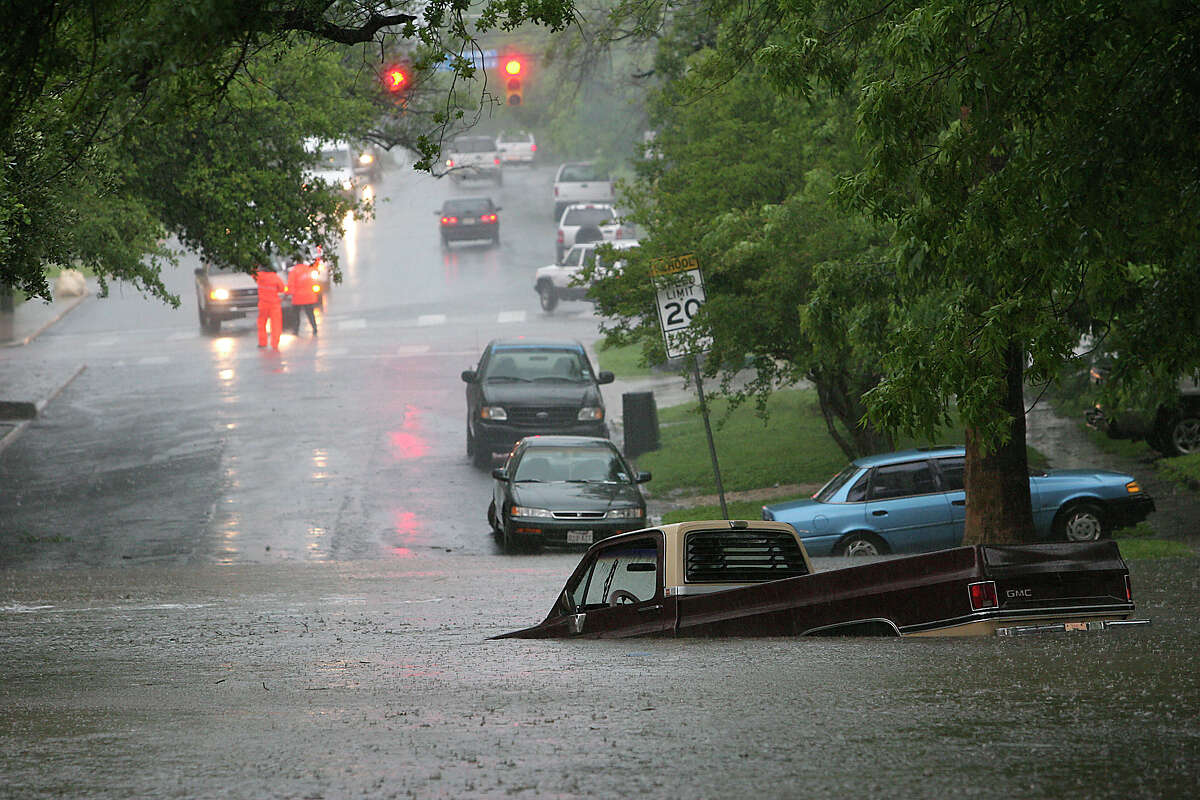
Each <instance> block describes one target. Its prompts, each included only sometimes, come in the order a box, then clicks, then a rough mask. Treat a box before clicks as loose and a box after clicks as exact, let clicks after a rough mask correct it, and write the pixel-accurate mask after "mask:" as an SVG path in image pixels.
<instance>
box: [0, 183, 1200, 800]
mask: <svg viewBox="0 0 1200 800" xmlns="http://www.w3.org/2000/svg"><path fill="white" fill-rule="evenodd" d="M552 174H553V169H552V167H549V166H546V167H539V168H538V169H535V170H530V171H528V172H520V173H518V174H515V175H513V176H511V177H506V179H505V183H504V187H503V188H502V189H501V188H497V187H491V186H486V187H480V186H465V187H452V186H447V185H445V184H444V183H441V184H437V183H431V182H430V181H431V179H429V180H426V179H422V178H419V177H416V176H402V175H400V174H399V172H396V173H393V174H392V175H390V176H389V177H388V178H387V180H386V181H385V186H384V190H385V191H386V192H388V193H390V194H391V199H390V200H389V201H388V202H386V203H381V204H380V206H379V215H378V217H377V218H376V220H374V221H373V222H370V223H363V224H361V225H358V226H356V227H355V228H353V229H352V230H351V231H350V232H349V235H348V237H347V240H346V242H345V243H344V257H345V260H344V262H343V265H344V268H345V270H346V281H345V283H343V284H342V285H340V286H337V287H335V288H334V289H333V291H332V293H331V296H330V299H329V302H328V304H327V306H326V308H325V309H324V310H323V311H322V314H321V318H320V320H321V333H320V336H319V337H316V338H314V337H310V336H308V335H307V332H306V333H305V335H302V336H300V337H294V336H291V335H290V334H289V335H286V336H285V337H284V343H283V348H282V352H281V353H278V354H270V353H264V352H261V351H258V350H257V348H255V346H254V342H255V337H254V331H253V326H252V324H250V323H248V322H246V321H238V322H234V323H230V324H229V325H228V326H226V327H225V328H223V329H222V333H221V335H220V336H218V337H212V336H206V335H201V333H200V332H199V331H198V330H197V324H196V316H195V309H194V308H193V304H194V302H195V301H194V299H193V295H192V292H193V289H192V286H191V279H192V277H191V268H192V266H194V263H193V262H185V264H184V265H183V266H182V267H181V268H180V269H179V270H177V271H176V272H174V273H172V274H170V275H167V276H165V278H166V280H167V281H168V284H169V285H170V286H171V287H172V289H173V290H174V291H177V292H179V293H180V295H181V296H182V298H183V306H182V307H181V308H180V309H177V310H175V309H170V308H168V307H166V306H164V305H162V304H156V303H152V302H150V301H146V300H144V299H141V298H139V297H136V296H133V295H131V294H129V293H126V294H122V293H121V291H120V288H119V287H116V291H114V296H113V297H111V298H109V299H107V300H104V301H100V300H96V299H89V300H88V301H86V302H84V303H83V304H82V305H81V306H80V307H79V309H78V310H76V311H73V312H72V313H71V315H70V316H69V317H67V318H65V319H64V320H63V321H62V322H61V323H60V324H58V325H56V326H55V327H54V328H53V329H52V330H51V331H49V332H47V333H46V334H44V335H43V336H41V337H39V338H38V339H37V341H35V342H34V343H32V344H30V345H29V346H27V347H23V348H19V349H18V348H10V349H8V350H7V351H6V352H5V353H4V355H5V357H6V358H9V359H25V360H26V361H27V363H28V364H29V365H42V366H56V365H57V366H66V367H69V368H70V369H72V370H73V369H76V368H82V366H83V365H85V364H86V369H83V371H82V372H81V373H80V375H79V377H78V378H76V379H75V380H74V381H73V382H72V383H71V384H70V386H68V387H67V388H66V389H65V390H63V391H62V392H61V394H59V395H58V396H57V397H56V398H55V400H54V402H53V403H52V404H51V405H50V406H49V407H47V408H46V409H45V413H43V414H41V415H39V417H38V418H37V419H36V420H34V421H32V422H31V423H30V424H29V426H28V427H27V428H26V429H25V430H24V432H23V433H22V435H21V436H20V438H19V439H17V440H16V441H15V442H14V443H13V444H12V445H10V446H9V447H7V449H5V450H4V452H3V453H2V454H0V753H2V754H3V755H2V760H0V787H3V788H2V789H0V798H4V799H5V800H7V798H43V797H71V798H74V797H87V798H129V797H154V798H167V797H180V798H196V797H200V798H210V797H212V798H220V797H254V798H259V797H279V798H342V797H348V796H352V795H353V796H365V797H455V798H458V797H580V798H582V797H621V798H627V797H636V796H638V795H644V796H647V797H660V796H667V795H670V796H680V795H682V796H688V797H693V796H694V797H702V798H717V797H745V796H752V795H758V796H763V797H796V796H801V797H847V796H856V797H858V796H886V797H930V796H937V795H946V796H955V797H957V796H973V797H997V798H1000V797H1004V798H1009V797H1022V798H1025V797H1112V798H1128V797H1172V796H1181V797H1182V796H1187V797H1190V796H1191V794H1192V793H1193V790H1194V787H1195V786H1196V785H1197V783H1198V782H1200V721H1198V720H1200V687H1198V682H1200V677H1198V671H1197V669H1196V654H1197V653H1200V633H1198V632H1197V631H1198V628H1200V560H1198V559H1196V558H1191V559H1180V560H1171V561H1157V562H1155V561H1148V562H1147V561H1144V562H1134V563H1132V564H1131V565H1130V568H1131V571H1132V573H1133V583H1134V597H1135V600H1136V601H1137V602H1138V606H1139V615H1140V616H1142V617H1148V618H1150V619H1152V620H1153V625H1152V626H1150V627H1149V628H1143V629H1139V630H1129V631H1119V632H1117V631H1113V632H1109V633H1104V634H1070V635H1059V636H1048V637H1026V638H1008V639H975V640H903V641H899V640H891V639H812V640H749V639H728V640H719V641H701V640H685V641H671V640H626V641H615V642H591V641H526V640H505V641H502V642H493V641H488V637H490V636H493V635H496V634H498V633H502V632H505V631H509V630H513V629H515V628H519V627H524V626H527V625H530V624H534V623H536V622H537V621H539V620H540V619H541V618H542V617H543V616H544V615H545V613H546V612H547V610H548V609H549V607H550V604H551V602H552V600H553V598H554V596H555V594H556V593H557V591H558V590H559V589H560V588H561V586H562V584H563V582H564V581H565V579H566V577H567V575H568V574H569V573H570V571H571V569H572V568H573V567H574V565H575V563H576V562H577V560H578V553H577V552H576V553H555V552H548V553H541V554H525V555H518V556H505V555H502V554H501V553H500V552H499V548H498V547H497V545H496V543H495V541H494V540H493V537H492V536H491V534H490V531H489V529H488V525H487V523H486V521H485V510H486V506H487V501H488V497H489V492H490V488H491V483H492V480H491V478H490V476H489V475H488V473H487V472H485V471H481V470H477V469H475V468H473V467H472V466H471V464H470V461H469V459H468V458H467V455H466V452H465V446H464V445H465V436H464V434H465V431H464V421H465V419H464V414H465V402H464V397H463V395H464V390H463V384H462V382H461V381H460V379H459V373H460V371H461V370H464V369H469V368H472V367H473V366H474V365H475V363H476V360H477V358H478V354H479V352H480V350H481V348H482V347H483V345H484V344H486V342H487V341H488V340H489V339H491V338H493V337H497V336H512V335H529V336H548V337H566V338H575V339H578V340H580V341H581V342H583V343H584V344H585V345H586V346H588V347H591V346H592V345H593V343H594V342H595V340H596V338H597V337H598V331H597V329H596V324H597V320H596V318H595V316H594V315H593V314H592V311H591V308H590V306H589V305H588V304H586V303H575V302H567V303H563V304H562V305H561V306H560V307H559V308H558V309H557V310H556V311H555V312H554V313H553V314H549V313H545V312H543V311H541V310H540V308H539V306H538V300H537V295H536V294H535V293H534V291H533V285H532V284H533V281H532V277H533V272H534V270H535V269H536V268H537V267H538V266H541V265H544V264H547V263H549V262H550V261H551V260H552V257H553V252H554V229H553V226H551V225H550V224H549V223H548V217H549V205H550V204H551V202H552V200H551V194H550V192H551V186H550V182H551V177H552ZM465 193H480V194H483V193H489V194H490V193H495V194H496V195H497V198H498V199H499V200H502V201H503V206H504V213H505V214H506V218H505V222H504V234H503V236H504V238H503V241H502V244H501V246H500V247H499V248H492V247H490V246H475V245H462V246H457V245H456V246H455V247H453V248H451V249H449V250H442V249H440V247H439V245H438V240H437V237H438V233H437V229H436V226H435V224H434V223H435V222H436V220H435V218H434V217H433V216H432V214H431V211H432V210H433V208H435V207H436V206H438V205H439V204H440V202H441V200H442V199H443V197H445V196H450V195H451V194H465ZM604 391H605V400H606V403H607V406H608V408H609V411H610V415H611V414H612V413H614V412H615V410H616V409H619V408H620V406H621V397H620V391H621V390H620V389H619V387H618V385H617V384H613V385H608V386H606V387H605V389H604ZM1031 431H1035V427H1033V426H1031ZM1053 450H1054V452H1055V453H1058V452H1059V451H1061V450H1062V448H1053ZM1071 452H1072V453H1077V451H1074V450H1072V451H1071ZM1056 465H1058V466H1065V464H1056ZM1099 465H1103V464H1099ZM1146 471H1147V470H1146V469H1145V468H1144V466H1143V467H1139V466H1137V465H1135V469H1134V472H1135V474H1136V475H1138V477H1139V479H1142V476H1143V475H1144V474H1145V473H1146ZM651 486H653V484H651ZM1152 491H1154V492H1157V489H1152ZM1177 507H1178V508H1180V509H1182V510H1181V511H1180V512H1178V513H1176V514H1175V517H1174V518H1175V519H1177V520H1179V524H1180V526H1181V527H1182V528H1183V529H1187V530H1191V531H1192V532H1194V529H1195V526H1194V523H1193V522H1192V520H1194V519H1195V514H1194V503H1192V504H1190V505H1186V504H1181V505H1179V506H1177ZM1189 525H1190V528H1189V527H1188V526H1189ZM836 566H837V564H836V563H834V562H831V563H828V564H818V567H819V568H833V567H836Z"/></svg>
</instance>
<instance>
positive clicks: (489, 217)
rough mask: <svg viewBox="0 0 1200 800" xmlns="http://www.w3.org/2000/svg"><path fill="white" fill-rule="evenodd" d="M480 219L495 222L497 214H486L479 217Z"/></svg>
mask: <svg viewBox="0 0 1200 800" xmlns="http://www.w3.org/2000/svg"><path fill="white" fill-rule="evenodd" d="M479 221H480V222H495V221H496V215H495V214H484V215H483V216H482V217H480V218H479Z"/></svg>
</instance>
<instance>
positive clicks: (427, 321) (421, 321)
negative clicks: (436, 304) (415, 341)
mask: <svg viewBox="0 0 1200 800" xmlns="http://www.w3.org/2000/svg"><path fill="white" fill-rule="evenodd" d="M417 324H418V325H421V326H425V325H445V324H446V315H445V314H422V315H421V316H419V317H417Z"/></svg>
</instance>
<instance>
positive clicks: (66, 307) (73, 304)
mask: <svg viewBox="0 0 1200 800" xmlns="http://www.w3.org/2000/svg"><path fill="white" fill-rule="evenodd" d="M91 296H92V293H91V292H90V291H89V292H85V293H83V294H81V295H79V296H78V297H76V298H74V299H73V300H68V301H66V302H65V303H64V304H63V308H62V310H61V311H59V312H58V313H57V314H55V315H54V316H53V317H51V318H50V319H48V320H46V322H45V323H43V324H42V325H41V327H39V328H38V329H37V330H35V331H34V332H33V333H31V334H28V335H27V336H25V337H24V338H22V339H13V340H12V341H11V342H0V347H23V346H24V345H27V344H29V343H30V342H32V341H33V340H34V339H36V338H37V337H39V336H41V335H42V334H43V333H45V332H46V329H47V328H49V327H50V326H51V325H53V324H55V323H56V322H58V321H59V320H60V319H62V318H63V317H65V316H66V315H67V314H69V313H71V312H72V311H74V310H75V309H76V308H78V307H79V304H80V303H82V302H83V301H84V300H87V299H88V298H89V297H91Z"/></svg>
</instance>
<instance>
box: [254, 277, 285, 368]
mask: <svg viewBox="0 0 1200 800" xmlns="http://www.w3.org/2000/svg"><path fill="white" fill-rule="evenodd" d="M254 279H255V280H256V281H258V346H259V347H266V346H267V326H268V325H269V326H270V328H271V347H273V348H275V349H276V350H278V349H279V336H280V334H282V333H283V306H282V304H281V302H280V298H279V295H281V294H286V293H287V286H285V285H284V283H283V278H281V277H279V275H278V273H276V272H275V267H273V266H271V264H269V263H268V264H266V265H265V266H261V267H259V268H258V272H257V273H256V274H255V275H254Z"/></svg>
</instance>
